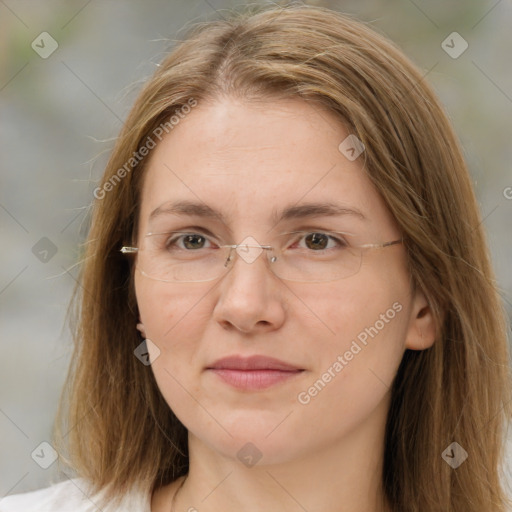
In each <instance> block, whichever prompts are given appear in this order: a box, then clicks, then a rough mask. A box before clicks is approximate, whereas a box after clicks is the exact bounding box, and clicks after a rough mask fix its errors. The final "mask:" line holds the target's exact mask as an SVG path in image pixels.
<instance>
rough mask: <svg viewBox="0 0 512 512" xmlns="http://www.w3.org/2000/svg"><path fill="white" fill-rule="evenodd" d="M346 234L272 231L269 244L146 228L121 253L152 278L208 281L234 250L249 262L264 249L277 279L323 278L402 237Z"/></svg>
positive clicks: (353, 269)
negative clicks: (369, 238) (373, 240)
mask: <svg viewBox="0 0 512 512" xmlns="http://www.w3.org/2000/svg"><path fill="white" fill-rule="evenodd" d="M351 236H353V235H351V234H350V233H344V232H341V231H334V232H311V231H292V232H288V233H281V234H280V235H278V236H277V239H278V243H277V244H275V245H274V246H271V245H260V244H259V243H258V241H257V240H256V239H254V238H253V237H247V238H246V239H245V240H244V241H243V242H242V243H240V244H236V245H217V244H215V243H214V242H213V241H212V240H211V239H210V238H209V237H208V236H206V235H205V234H202V233H194V232H184V231H172V232H166V233H148V234H146V235H145V236H144V237H143V240H142V244H141V246H140V247H128V246H124V247H122V248H121V252H122V253H124V254H133V253H136V254H137V262H136V265H137V268H138V270H139V271H140V272H141V273H142V274H143V275H145V276H146V277H148V278H150V279H155V280H157V281H164V282H180V283H197V282H205V281H213V280H215V279H218V278H219V277H221V276H222V275H224V274H226V273H227V272H228V271H229V270H230V269H231V268H232V267H233V265H234V261H235V254H238V256H240V258H241V259H243V260H244V261H245V262H246V263H248V264H251V263H253V262H254V261H256V259H257V258H258V257H259V256H260V254H261V253H262V252H265V253H266V256H267V262H268V266H269V268H270V270H271V271H272V272H273V273H274V274H275V275H276V276H277V277H279V278H281V279H284V280H287V281H297V282H327V281H336V280H338V279H343V278H346V277H350V276H353V275H354V274H357V272H359V269H360V268H361V261H362V258H363V253H364V252H365V251H367V250H369V249H382V248H385V247H391V246H393V245H396V244H400V243H402V241H403V239H402V238H401V239H399V240H393V241H391V242H384V243H378V244H363V245H354V244H351V243H350V242H349V239H350V237H351ZM301 244H302V245H301Z"/></svg>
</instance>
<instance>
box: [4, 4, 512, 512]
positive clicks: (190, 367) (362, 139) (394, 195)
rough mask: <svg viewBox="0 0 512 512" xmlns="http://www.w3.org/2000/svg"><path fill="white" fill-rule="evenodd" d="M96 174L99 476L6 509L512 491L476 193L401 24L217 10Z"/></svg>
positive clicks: (92, 470)
mask: <svg viewBox="0 0 512 512" xmlns="http://www.w3.org/2000/svg"><path fill="white" fill-rule="evenodd" d="M94 195H95V197H96V202H95V205H94V215H93V221H92V227H91V231H90V235H89V241H88V244H87V253H86V255H85V258H84V263H83V274H82V280H81V286H80V287H79V288H78V289H77V298H78V299H79V301H80V302H79V309H78V319H79V323H78V329H77V339H76V351H75V354H74V359H73V365H72V368H71V371H70V375H69V386H68V388H67V389H68V391H69V393H68V395H67V400H64V401H63V404H62V410H61V414H60V416H61V418H63V419H64V421H63V422H62V426H61V428H59V429H57V439H58V440H59V439H60V441H61V448H60V451H61V453H62V454H66V456H67V458H68V459H69V464H70V467H72V468H73V469H74V470H75V471H76V475H77V476H78V477H79V478H77V479H75V480H71V481H69V480H68V481H66V482H64V483H61V484H57V485H55V486H52V487H50V488H49V489H45V490H42V491H37V492H36V493H29V494H27V495H25V496H23V495H20V496H14V497H11V498H6V499H5V500H4V501H3V502H1V503H0V510H2V511H3V512H9V511H13V510H21V509H23V510H70V509H73V510H79V511H82V510H83V511H85V510H97V509H96V507H98V508H101V509H102V510H105V511H106V510H119V511H121V510H123V511H126V510H144V511H146V512H149V511H151V512H163V511H178V510H180V511H181V510H188V511H195V510H197V511H200V512H203V511H205V512H208V511H219V510H222V511H231V510H244V511H256V510H258V511H259V510H279V511H292V510H307V511H310V512H313V511H316V512H321V511H326V510H350V511H351V512H360V511H361V512H362V511H375V512H377V511H378V512H381V511H386V512H388V511H400V512H402V511H421V512H425V511H443V512H445V511H456V512H459V511H465V512H467V511H474V512H481V511H483V510H485V511H493V512H498V511H504V510H506V508H505V507H506V506H507V504H508V503H509V502H508V501H507V497H506V495H505V492H504V488H503V485H502V484H503V482H501V481H500V468H501V463H502V456H503V443H504V427H505V425H506V422H507V421H508V420H509V418H510V414H511V406H510V399H511V397H510V372H509V367H508V352H507V341H506V325H505V320H504V315H503V312H502V307H501V304H500V301H499V297H498V295H497V292H496V287H495V283H494V277H493V273H492V270H491V267H490V263H489V256H488V251H487V248H486V245H485V240H484V234H483V231H482V227H481V219H480V216H479V213H478V208H477V204H476V201H475V196H474V192H473V190H472V187H471V182H470V178H469V176H468V171H467V168H466V164H465V163H464V161H463V158H462V156H461V150H460V147H459V145H458V142H457V140H456V137H455V135H454V133H453V130H452V128H451V127H450V125H449V122H448V121H447V118H446V116H445V114H444V113H443V110H442V108H441V106H440V104H439V101H438V100H437V99H436V98H435V96H434V94H433V93H432V91H431V89H430V87H429V86H427V85H426V84H425V81H424V80H423V79H422V76H421V73H420V72H419V71H418V70H417V69H416V68H415V67H414V66H413V65H412V64H411V63H410V62H409V61H408V59H407V58H405V57H404V55H403V54H402V53H401V52H400V51H399V50H398V49H397V48H396V47H394V46H393V45H392V44H391V43H389V42H388V41H387V40H385V39H384V38H383V37H382V36H380V35H378V34H376V33H375V32H373V31H372V30H370V29H369V28H368V27H366V26H365V25H363V24H361V23H359V22H356V21H354V20H352V19H350V18H348V17H345V16H342V15H340V14H338V13H335V12H332V11H329V10H326V9H320V8H313V7H304V6H303V7H289V8H285V9H281V8H268V9H266V10H263V11H261V12H258V13H252V14H246V15H237V16H233V17H232V18H231V19H229V20H227V21H216V22H209V23H204V24H201V25H199V26H197V27H196V28H195V29H194V30H192V31H191V33H190V34H189V36H188V37H187V39H186V40H185V41H184V42H183V43H181V44H180V46H179V47H178V48H177V49H176V50H174V51H173V52H172V53H171V54H170V55H169V56H168V57H167V58H166V59H165V60H164V61H163V62H162V64H161V66H160V67H159V69H158V71H157V72H156V73H155V75H154V76H153V77H152V79H151V80H150V81H149V82H148V83H147V84H146V86H145V88H144V89H143V91H142V92H141V93H140V95H139V98H138V99H137V101H136V103H135V105H134V107H133V109H132V111H131V113H130V115H129V117H128V119H127V121H126V123H125V125H124V128H123V131H122V133H121V135H120V137H119V140H118V141H117V144H116V147H115V149H114V151H113V154H112V156H111V159H110V162H109V164H108V166H107V169H106V171H105V175H104V177H103V181H102V183H101V185H100V186H99V187H98V188H97V189H96V190H95V192H94ZM59 425H60V424H59Z"/></svg>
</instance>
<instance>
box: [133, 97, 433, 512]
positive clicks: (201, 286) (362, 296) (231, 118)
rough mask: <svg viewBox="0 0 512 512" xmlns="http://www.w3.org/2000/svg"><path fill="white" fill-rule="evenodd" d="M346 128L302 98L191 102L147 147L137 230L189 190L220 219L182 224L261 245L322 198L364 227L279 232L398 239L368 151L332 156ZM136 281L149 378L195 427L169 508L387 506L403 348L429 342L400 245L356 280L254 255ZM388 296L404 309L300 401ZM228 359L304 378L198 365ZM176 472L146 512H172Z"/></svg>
mask: <svg viewBox="0 0 512 512" xmlns="http://www.w3.org/2000/svg"><path fill="white" fill-rule="evenodd" d="M347 135H349V132H348V131H347V129H346V128H345V127H344V125H343V124H342V123H341V122H340V121H339V120H338V119H337V118H336V117H334V116H333V115H332V114H331V113H329V112H327V111H324V110H321V109H320V108H319V107H318V106H317V105H314V104H310V103H307V102H305V101H303V100H300V99H297V100H295V99H294V100H275V101H268V102H258V103H257V102H249V101H247V100H244V101H242V100H235V99H233V98H228V97H225V98H221V99H218V100H216V101H214V102H209V103H200V104H199V105H198V106H197V107H195V108H194V109H193V110H192V111H191V113H189V114H188V115H187V117H186V118H185V119H184V120H182V121H180V123H179V124H178V125H177V126H175V127H174V129H173V131H172V132H170V133H169V134H168V135H167V136H166V137H165V138H164V139H163V140H162V142H161V143H160V144H159V145H158V146H157V147H156V148H155V149H154V150H153V152H152V154H151V159H150V162H149V166H148V168H147V174H146V177H145V181H144V187H143V191H142V200H141V211H140V218H139V228H140V230H139V232H140V233H142V234H144V233H147V232H149V231H152V230H153V231H155V230H156V229H157V228H158V226H155V224H151V223H149V222H148V218H149V214H150V213H151V212H152V211H153V210H154V209H155V208H157V207H158V206H160V205H162V204H164V203H166V202H168V201H171V200H172V201H174V200H178V199H189V200H192V201H200V202H204V203H206V204H208V205H209V206H210V207H212V208H215V209H217V210H219V211H220V212H222V214H223V215H224V216H225V217H226V219H227V221H226V224H222V223H220V222H219V221H218V220H217V219H202V218H198V217H190V218H187V217H175V218H174V221H173V222H178V223H179V222H181V224H179V226H180V227H182V228H186V227H187V226H195V225H198V224H199V225H201V226H204V227H206V228H208V229H210V230H211V231H213V232H215V233H216V234H218V236H219V237H221V238H222V239H223V240H224V243H240V242H241V241H242V240H243V239H244V238H245V237H247V236H252V237H254V238H255V239H256V240H257V241H258V242H259V243H260V244H262V245H265V244H271V243H272V236H273V234H274V233H276V232H278V231H279V229H277V228H276V226H274V225H273V224H272V222H271V220H270V215H271V213H272V212H273V211H274V210H276V211H279V210H280V209H282V208H283V207H284V206H285V205H290V204H296V203H303V202H309V201H315V202H316V201H327V200H328V201H331V202H334V203H338V204H342V205H344V206H349V207H355V208H358V209H359V210H361V211H362V212H363V214H364V215H365V217H366V220H365V221H362V220H358V219H356V218H354V216H343V217H332V218H331V217H316V218H313V219H295V220H292V221H290V222H289V223H287V224H284V225H282V226H279V228H283V231H284V230H288V229H289V230H293V229H299V228H301V227H304V226H306V225H307V226H308V227H309V226H312V225H313V226H314V227H315V228H317V229H320V228H323V229H324V230H331V231H332V230H347V229H350V230H351V231H352V232H356V233H357V236H358V237H359V238H358V240H359V241H360V242H361V243H380V242H386V241H390V240H395V239H398V238H400V236H401V235H400V232H399V230H398V227H397V225H396V223H395V222H394V220H393V218H392V216H391V214H390V213H389V211H388V210H387V208H386V206H385V204H384V202H383V201H382V199H381V198H380V196H379V194H378V193H377V191H376V190H375V189H374V187H373V186H372V184H371V182H370V180H369V178H368V177H367V175H366V174H365V171H364V169H363V157H360V158H358V159H356V160H355V161H349V160H348V159H347V158H346V157H345V156H344V155H343V154H342V153H341V152H340V151H339V150H338V146H339V144H340V142H341V141H343V140H344V139H345V138H346V137H347ZM228 198H229V200H228ZM169 219H171V218H170V217H167V218H166V219H163V218H160V219H159V221H162V222H163V221H164V220H165V222H169ZM171 220H172V219H171ZM276 229H277V231H276ZM141 241H142V235H141V237H140V239H139V244H140V242H141ZM135 287H136V295H137V301H138V306H139V311H140V321H141V323H142V326H141V327H140V328H141V330H142V332H143V334H144V335H145V336H146V337H147V338H149V339H150V340H151V341H152V342H153V343H154V344H155V345H156V346H158V348H159V349H160V351H161V352H160V355H159V357H158V358H157V359H156V360H155V361H154V362H153V364H152V370H153V372H154V375H155V378H156V381H157V383H158V386H159V388H160V390H161V392H162V394H163V396H164V398H165V399H166V401H167V403H168V404H169V406H170V407H171V408H172V410H173V411H174V412H175V414H176V415H177V417H178V418H179V419H180V420H181V421H182V423H183V424H184V425H185V426H186V427H187V429H188V431H189V453H190V472H189V475H188V477H187V479H186V481H185V483H184V485H183V487H182V488H181V489H180V491H179V493H178V495H177V499H176V504H175V510H194V509H191V508H190V507H195V509H197V510H199V511H200V512H209V511H218V510H223V511H227V512H229V511H234V510H244V511H247V512H252V511H261V510H280V511H283V512H288V511H290V512H291V511H298V510H303V509H306V510H308V511H309V512H323V511H332V510H346V511H350V512H363V511H364V512H368V511H375V512H377V511H384V510H388V506H387V504H386V503H384V501H385V500H384V499H383V493H382V488H381V475H382V460H383V445H384V427H385V422H386V416H387V412H388V409H389V399H390V386H391V383H392V380H393V378H394V376H395V374H396V371H397V369H398V366H399V364H400V361H401V359H402V356H403V353H404V351H405V349H406V348H409V349H413V350H422V349H425V348H427V347H429V346H431V345H432V343H433V342H434V324H433V318H432V314H431V311H430V309H429V307H428V304H427V302H426V300H425V298H424V296H423V294H422V293H421V292H419V291H417V292H414V293H413V292H412V291H411V290H412V289H411V283H410V277H409V275H408V272H407V267H406V256H405V251H404V248H403V246H402V245H396V246H392V247H389V248H386V249H376V250H370V251H367V252H366V253H365V254H364V256H363V263H362V265H361V268H360V270H359V272H358V273H357V274H355V275H353V276H351V277H348V278H345V279H341V280H337V281H332V282H324V283H298V282H291V281H283V280H281V279H279V278H278V277H276V276H275V275H274V274H273V273H272V272H271V271H270V270H269V268H268V265H267V262H266V260H265V258H264V257H259V258H257V259H256V260H255V261H254V262H253V263H250V264H248V263H246V262H245V261H244V260H242V259H241V258H240V257H237V259H236V260H235V264H234V266H233V267H232V269H231V271H230V272H228V273H227V274H226V275H224V276H223V277H222V278H219V279H217V280H215V281H211V282H206V283H165V282H160V281H155V280H153V279H149V278H147V277H145V276H143V275H142V274H140V273H139V272H136V273H135ZM394 303H399V304H400V305H401V306H402V309H401V311H400V312H399V313H397V314H396V316H395V317H394V318H393V319H392V320H389V322H387V323H386V324H385V327H384V328H382V329H381V330H380V331H379V332H378V334H377V335H376V336H375V337H373V338H369V339H368V343H367V345H366V346H364V348H363V349H362V350H361V351H360V352H359V353H358V354H357V355H355V356H354V357H353V359H352V360H351V361H349V362H348V364H347V365H346V366H345V367H344V368H343V370H342V371H341V372H339V373H338V374H336V377H334V378H332V379H331V381H330V382H329V383H328V384H327V385H326V386H325V387H324V388H323V389H322V390H321V392H319V393H318V394H317V395H316V396H315V397H314V398H312V399H311V400H310V402H309V403H308V404H306V405H303V404H301V403H299V401H298V400H297V396H298V394H299V393H300V392H301V391H304V390H307V389H308V388H309V387H310V386H311V385H312V384H313V383H314V382H315V381H316V380H317V379H319V378H320V377H321V376H322V375H323V374H324V373H325V372H326V371H327V369H328V368H329V367H332V365H333V362H334V361H336V359H337V356H338V355H340V354H341V355H343V354H344V353H345V352H346V351H347V350H348V349H349V348H350V346H351V343H352V341H353V340H354V339H356V337H357V335H358V334H359V333H361V332H362V331H364V329H365V328H367V327H370V326H374V325H375V323H376V321H377V320H379V318H381V317H380V315H381V314H383V313H385V312H386V311H387V310H388V309H389V308H392V305H393V304H394ZM234 354H237V355H243V356H249V355H253V354H263V355H268V356H272V357H275V358H278V359H281V360H283V361H286V362H288V363H291V364H293V365H295V366H297V367H300V368H301V369H304V371H303V372H302V373H300V375H298V376H296V377H294V378H293V379H289V380H287V381H286V382H284V383H281V384H278V385H276V386H273V387H271V388H269V389H267V390H260V391H246V390H244V391H240V390H237V389H235V388H233V387H231V386H229V385H228V384H226V383H225V382H224V381H222V380H221V379H220V378H219V377H218V376H217V375H214V374H212V373H211V372H208V371H206V370H205V367H206V366H207V365H208V364H211V363H212V362H213V361H215V360H217V359H219V358H221V357H225V356H228V355H234ZM247 442H251V443H252V444H253V445H255V446H256V447H257V449H258V450H259V452H260V453H261V455H262V457H261V459H260V460H259V462H258V463H257V464H256V465H255V466H253V467H246V466H245V465H244V464H242V463H241V461H240V460H239V459H238V457H237V452H238V451H239V450H240V449H241V447H242V446H244V445H245V444H246V443H247ZM181 480H182V479H180V480H179V481H176V482H173V483H172V484H170V485H167V486H165V487H162V488H160V489H158V490H157V491H156V492H155V493H154V495H153V498H152V504H151V506H152V511H153V512H160V511H162V512H163V511H166V512H168V511H169V510H170V508H171V499H172V496H173V494H174V493H175V492H176V489H177V487H178V485H179V484H180V483H181ZM301 507H303V508H301Z"/></svg>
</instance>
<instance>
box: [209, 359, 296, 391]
mask: <svg viewBox="0 0 512 512" xmlns="http://www.w3.org/2000/svg"><path fill="white" fill-rule="evenodd" d="M206 370H207V371H208V372H210V373H213V374H215V375H216V376H218V377H219V378H220V379H222V380H223V381H224V382H225V383H226V384H228V385H230V386H232V387H234V388H237V389H240V390H247V391H256V390H262V389H267V388H270V387H272V386H275V385H277V384H280V383H284V382H285V381H289V380H291V379H293V378H295V377H297V376H298V375H300V374H301V373H302V372H303V371H305V370H304V368H299V367H297V366H294V365H292V364H289V363H286V362H284V361H280V360H278V359H274V358H272V357H266V356H251V357H240V356H232V357H226V358H223V359H219V360H218V361H216V362H215V363H213V364H211V365H210V366H208V367H207V368H206Z"/></svg>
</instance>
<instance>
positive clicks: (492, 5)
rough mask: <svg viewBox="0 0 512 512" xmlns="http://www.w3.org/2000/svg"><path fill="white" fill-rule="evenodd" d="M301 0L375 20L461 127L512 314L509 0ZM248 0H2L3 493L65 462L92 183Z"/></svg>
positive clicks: (30, 485)
mask: <svg viewBox="0 0 512 512" xmlns="http://www.w3.org/2000/svg"><path fill="white" fill-rule="evenodd" d="M254 3H256V4H266V3H268V2H254ZM304 3H308V4H312V5H320V6H324V7H330V8H332V9H335V10H339V11H342V12H345V13H350V14H353V15H355V16H356V17H358V18H359V19H361V20H363V21H366V22H369V23H370V24H371V26H373V27H374V28H375V29H377V30H378V31H379V32H381V33H383V34H385V35H387V36H388V37H389V38H390V39H391V40H393V41H394V42H395V43H397V44H398V45H399V46H400V47H401V48H402V49H403V50H404V52H405V53H406V54H407V55H408V56H409V57H411V58H412V60H413V61H415V62H416V63H417V64H418V65H419V66H420V68H422V69H423V70H424V74H425V80H427V81H429V82H430V83H431V84H432V85H433V86H434V88H435V90H436V91H437V93H438V95H439V96H440V98H441V100H442V102H443V103H444V105H445V106H446V109H447V111H448V114H449V116H450V118H451V119H452V121H453V123H454V125H455V129H456V131H457V132H458V134H459V137H460V139H461V141H462V144H463V147H464V150H465V155H466V158H467V161H468V163H469V167H470V170H471V175H472V178H473V182H474V185H475V189H476V193H477V196H478V200H479V202H480V206H481V211H482V218H483V223H484V226H485V230H486V232H487V235H488V240H489V244H490V247H491V251H492V256H493V260H494V265H495V269H496V274H497V280H498V283H499V286H500V288H501V290H502V292H501V294H502V298H503V301H504V305H505V307H506V309H507V312H508V315H509V318H510V317H511V316H512V305H511V303H512V298H511V291H512V273H511V272H510V264H511V262H512V243H511V229H510V226H511V218H512V173H511V169H510V162H511V161H512V144H511V132H512V122H511V116H512V68H511V60H510V56H511V54H512V35H511V29H510V27H512V2H510V1H508V0H472V1H471V2H467V1H464V0H457V1H454V0H452V1H450V0H429V1H426V0H386V1H384V0H347V1H344V0H343V1H334V0H333V1H309V2H304ZM243 5H244V4H243V3H242V2H237V1H232V2H228V1H221V0H208V1H207V0H176V1H164V0H151V1H146V2H138V1H135V0H124V1H120V0H102V1H99V0H72V1H69V0H68V1H64V0H59V1H51V0H44V1H33V0H32V1H30V0H0V47H1V51H0V229H1V251H0V263H1V265H0V336H1V337H0V343H1V356H0V434H1V435H0V498H1V497H2V496H4V495H6V494H11V493H19V492H23V491H26V490H32V489H36V488H39V487H43V486H46V485H48V484H49V483H50V482H51V481H52V480H53V479H55V478H56V477H57V476H58V474H57V464H51V462H52V451H51V447H50V446H48V445H46V444H41V443H45V442H51V429H52V425H53V420H54V416H55V412H56V408H57V403H58V399H59V396H60V392H61V389H62V385H63V381H64V378H65V374H66V371H67V366H68V362H69V357H70V354H71V348H72V341H71V334H70V329H69V326H68V325H67V324H66V319H65V316H66V310H67V305H68V302H69V299H70V296H71V292H72V289H73V286H74V285H75V280H76V276H77V268H76V267H74V265H75V264H76V262H77V259H78V257H79V255H80V252H81V248H80V245H81V244H82V242H83V241H84V238H85V236H86V233H87V228H88V222H89V217H88V209H89V205H90V204H91V202H92V200H93V194H92V191H93V189H94V188H95V187H96V186H97V181H98V180H99V178H100V176H101V174H102V171H103V168H104V165H105V163H106V160H107V158H108V154H109V151H110V150H111V148H112V146H113V142H114V139H115V137H116V136H117V134H118V132H119V130H120V128H121V126H122V122H123V119H124V118H125V116H126V115H127V112H128V110H129V108H130V106H131V104H132V103H133V101H134V99H135V96H136V94H137V91H138V90H139V89H140V86H141V84H142V83H143V82H144V81H145V80H146V79H147V78H148V77H149V76H150V75H151V74H152V73H153V71H154V69H155V65H156V63H158V62H159V61H160V60H161V59H162V58H163V56H164V53H165V52H166V51H167V50H168V49H169V47H170V45H171V44H172V41H176V40H179V39H180V38H181V37H182V36H183V34H184V31H185V30H186V27H187V26H189V25H190V24H192V23H194V22H197V21H204V20H208V19H217V18H219V17H222V16H226V14H227V10H229V9H232V8H237V9H239V8H242V7H243ZM453 32H457V35H454V34H453ZM466 45H467V48H466ZM44 466H48V467H47V468H46V469H45V467H44Z"/></svg>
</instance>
